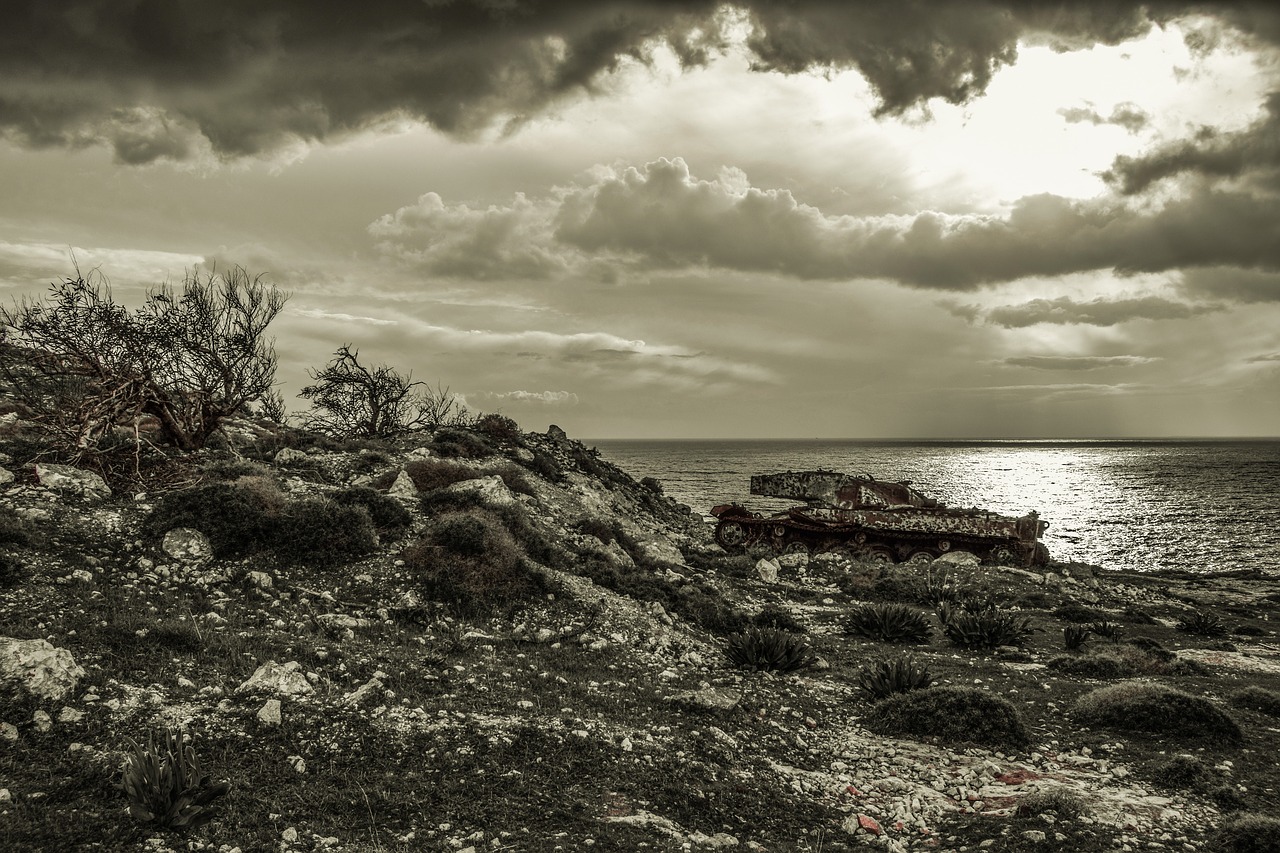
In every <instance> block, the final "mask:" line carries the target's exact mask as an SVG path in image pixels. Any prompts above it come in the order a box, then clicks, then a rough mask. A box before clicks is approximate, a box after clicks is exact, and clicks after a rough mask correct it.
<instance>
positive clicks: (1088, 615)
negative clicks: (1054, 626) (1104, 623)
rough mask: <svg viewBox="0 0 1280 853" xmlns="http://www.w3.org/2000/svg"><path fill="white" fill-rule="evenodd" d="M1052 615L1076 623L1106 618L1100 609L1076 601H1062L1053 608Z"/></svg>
mask: <svg viewBox="0 0 1280 853" xmlns="http://www.w3.org/2000/svg"><path fill="white" fill-rule="evenodd" d="M1053 615H1054V617H1055V618H1057V619H1061V620H1062V621H1063V622H1072V623H1075V624H1077V625H1079V624H1083V623H1085V622H1099V621H1101V620H1103V619H1105V618H1106V617H1105V616H1104V615H1103V614H1102V612H1101V611H1098V610H1094V609H1093V608H1092V607H1085V606H1084V605H1083V604H1081V603H1079V602H1078V601H1064V602H1062V604H1060V605H1058V606H1057V607H1056V608H1055V609H1054V611H1053Z"/></svg>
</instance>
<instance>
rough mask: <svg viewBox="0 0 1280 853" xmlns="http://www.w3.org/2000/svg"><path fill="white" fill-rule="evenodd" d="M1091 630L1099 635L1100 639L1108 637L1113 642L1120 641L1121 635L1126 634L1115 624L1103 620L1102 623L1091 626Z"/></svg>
mask: <svg viewBox="0 0 1280 853" xmlns="http://www.w3.org/2000/svg"><path fill="white" fill-rule="evenodd" d="M1089 630H1090V631H1092V632H1093V633H1095V634H1097V635H1098V636H1099V637H1106V638H1107V639H1108V640H1111V641H1112V642H1114V641H1116V640H1119V639H1120V635H1121V634H1123V633H1124V629H1123V628H1121V627H1120V626H1119V625H1117V624H1115V623H1114V622H1108V621H1107V620H1106V619H1103V620H1102V621H1101V622H1094V623H1093V624H1092V625H1090V626H1089Z"/></svg>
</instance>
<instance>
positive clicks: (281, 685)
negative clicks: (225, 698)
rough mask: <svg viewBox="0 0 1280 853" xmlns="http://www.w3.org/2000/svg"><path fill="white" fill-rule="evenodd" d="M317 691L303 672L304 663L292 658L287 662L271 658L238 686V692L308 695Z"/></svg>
mask: <svg viewBox="0 0 1280 853" xmlns="http://www.w3.org/2000/svg"><path fill="white" fill-rule="evenodd" d="M313 692H315V691H314V689H313V688H312V687H311V683H310V682H308V681H307V677H306V676H305V675H303V674H302V664H300V663H298V662H297V661H295V660H291V661H289V662H288V663H285V664H279V663H276V662H275V661H273V660H269V661H267V662H266V663H264V664H263V665H262V666H260V667H258V668H257V670H255V671H254V673H253V675H251V676H249V679H248V680H247V681H245V682H244V684H241V685H240V686H239V687H237V688H236V693H237V694H243V693H258V694H275V695H277V696H307V695H310V694H311V693H313Z"/></svg>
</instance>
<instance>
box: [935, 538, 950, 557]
mask: <svg viewBox="0 0 1280 853" xmlns="http://www.w3.org/2000/svg"><path fill="white" fill-rule="evenodd" d="M938 550H939V551H941V552H942V553H944V554H945V553H947V552H948V551H950V550H951V540H950V539H939V540H938Z"/></svg>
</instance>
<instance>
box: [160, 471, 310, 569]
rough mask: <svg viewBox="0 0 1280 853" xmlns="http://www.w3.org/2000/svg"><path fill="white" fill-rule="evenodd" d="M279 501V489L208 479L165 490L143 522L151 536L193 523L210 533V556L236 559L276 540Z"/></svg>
mask: <svg viewBox="0 0 1280 853" xmlns="http://www.w3.org/2000/svg"><path fill="white" fill-rule="evenodd" d="M284 506H285V501H284V498H283V496H281V495H280V494H279V492H274V493H272V492H270V491H269V490H267V489H265V488H257V487H251V486H241V485H239V484H230V483H210V484H208V485H204V486H196V487H195V488H192V489H184V490H183V491H180V492H170V493H169V494H167V495H165V496H164V497H163V498H161V499H160V502H159V504H157V506H156V508H155V509H154V510H152V512H151V514H150V516H148V518H147V521H146V527H147V530H148V531H149V532H150V533H151V534H152V535H156V536H162V535H164V534H165V533H166V532H167V531H169V530H172V529H173V528H175V527H190V528H194V529H195V530H199V531H200V532H201V533H203V534H204V535H205V536H207V537H209V543H210V545H211V546H212V547H213V554H214V556H215V557H217V558H218V559H222V560H237V559H240V558H242V557H246V556H248V555H249V554H255V553H258V552H260V551H266V550H268V549H270V548H271V547H272V546H273V545H275V544H276V542H277V541H278V536H279V532H280V519H281V515H282V513H283V510H284Z"/></svg>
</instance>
